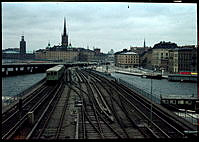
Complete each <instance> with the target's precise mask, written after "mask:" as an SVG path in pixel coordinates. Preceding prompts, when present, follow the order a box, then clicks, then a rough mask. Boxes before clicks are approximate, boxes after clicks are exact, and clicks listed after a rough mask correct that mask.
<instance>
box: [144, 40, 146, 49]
mask: <svg viewBox="0 0 200 142" xmlns="http://www.w3.org/2000/svg"><path fill="white" fill-rule="evenodd" d="M145 47H146V45H145V39H144V48H145Z"/></svg>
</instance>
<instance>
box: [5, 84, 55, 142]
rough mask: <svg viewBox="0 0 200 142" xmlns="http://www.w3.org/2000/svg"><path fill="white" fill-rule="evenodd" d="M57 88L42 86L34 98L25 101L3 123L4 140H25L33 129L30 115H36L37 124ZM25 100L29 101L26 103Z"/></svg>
mask: <svg viewBox="0 0 200 142" xmlns="http://www.w3.org/2000/svg"><path fill="white" fill-rule="evenodd" d="M56 89H57V86H46V85H44V86H42V87H41V88H39V91H38V90H37V91H36V93H34V95H33V96H30V98H31V99H29V97H28V98H27V99H26V98H25V99H24V100H23V102H24V103H22V108H21V109H20V110H17V111H16V112H15V113H13V115H10V116H9V117H8V118H6V119H5V120H4V121H3V122H2V139H23V138H25V136H26V134H27V132H28V131H29V130H30V129H31V126H32V124H31V123H32V122H29V121H30V118H29V117H30V113H32V114H33V115H34V118H33V119H34V122H36V121H37V120H38V118H39V116H40V115H41V113H42V110H43V109H44V108H45V107H46V106H47V105H48V102H49V100H50V99H51V98H52V95H51V94H53V92H54V91H55V90H56ZM25 100H28V101H27V102H25Z"/></svg>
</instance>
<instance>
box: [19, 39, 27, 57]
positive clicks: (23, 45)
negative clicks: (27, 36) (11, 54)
mask: <svg viewBox="0 0 200 142" xmlns="http://www.w3.org/2000/svg"><path fill="white" fill-rule="evenodd" d="M20 54H26V41H25V40H24V35H22V39H21V41H20Z"/></svg>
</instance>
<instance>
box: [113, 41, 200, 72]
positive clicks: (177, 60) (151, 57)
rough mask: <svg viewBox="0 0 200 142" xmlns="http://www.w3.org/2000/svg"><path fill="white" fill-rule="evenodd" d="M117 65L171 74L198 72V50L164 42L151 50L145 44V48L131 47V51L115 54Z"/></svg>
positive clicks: (125, 50) (193, 47)
mask: <svg viewBox="0 0 200 142" xmlns="http://www.w3.org/2000/svg"><path fill="white" fill-rule="evenodd" d="M115 65H116V66H118V67H124V68H130V67H143V68H148V69H153V70H160V71H161V70H164V71H166V72H169V73H178V72H182V71H190V72H197V67H198V66H197V48H196V47H195V46H191V45H190V46H181V47H180V46H177V44H175V43H171V42H164V41H162V42H160V43H158V44H155V45H154V47H153V48H149V47H145V42H144V47H130V50H127V49H124V50H123V51H120V52H117V53H115Z"/></svg>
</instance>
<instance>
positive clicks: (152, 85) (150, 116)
mask: <svg viewBox="0 0 200 142" xmlns="http://www.w3.org/2000/svg"><path fill="white" fill-rule="evenodd" d="M154 71H155V70H154ZM154 71H153V72H152V74H151V114H150V120H151V124H152V109H153V104H152V87H153V85H152V77H153V75H154Z"/></svg>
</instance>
